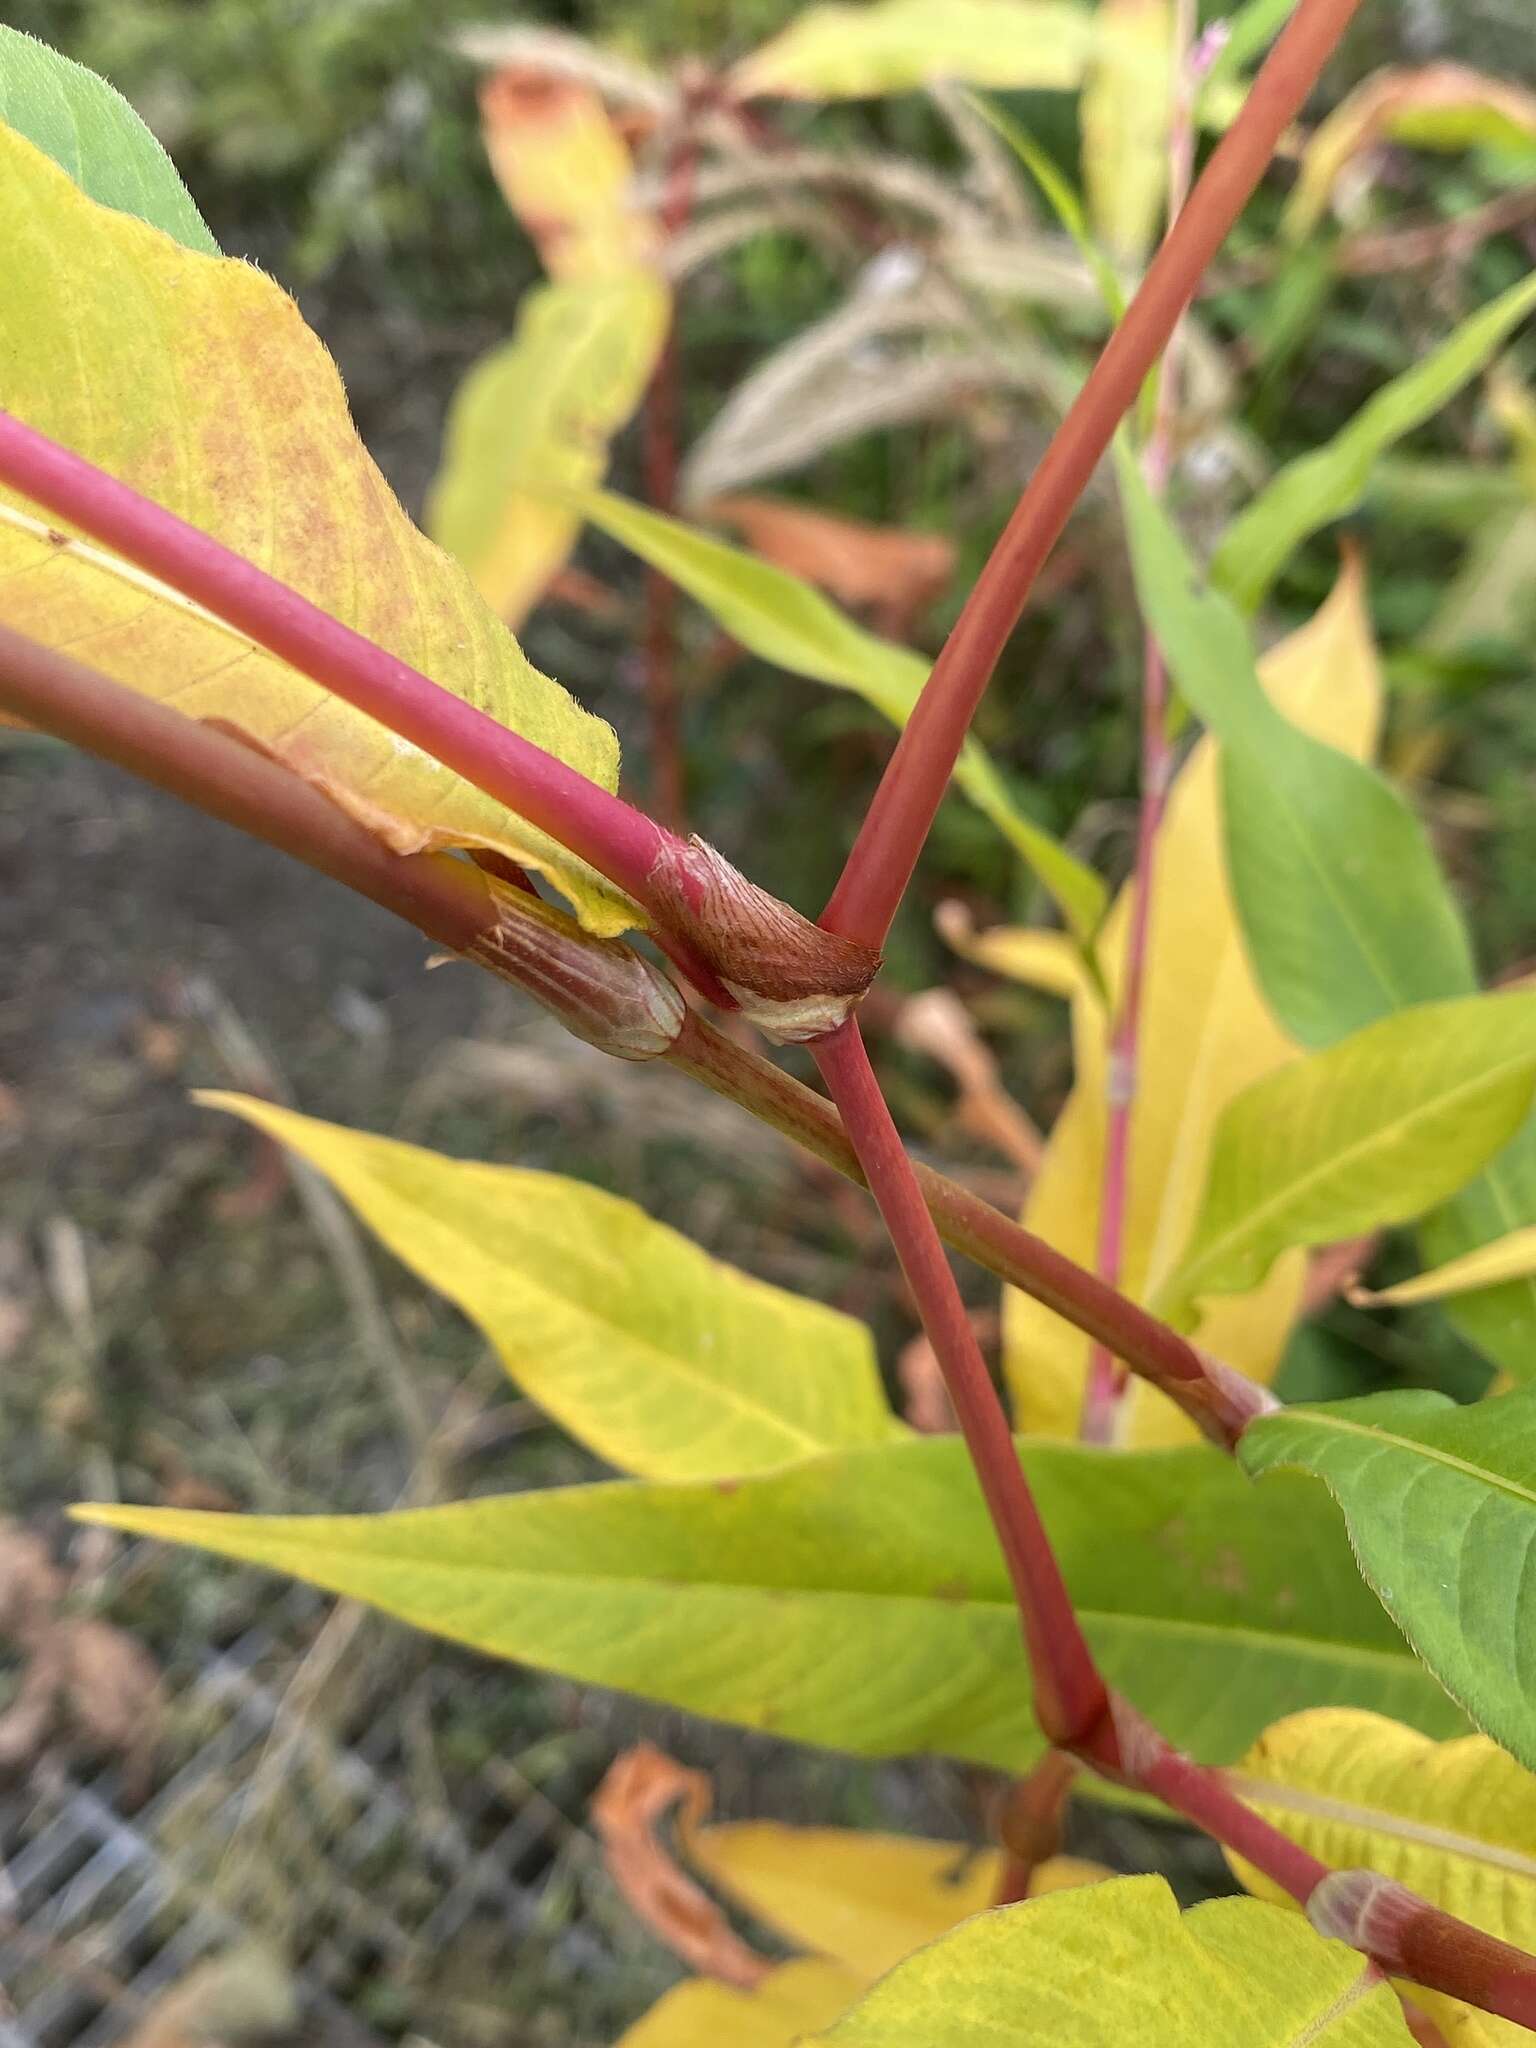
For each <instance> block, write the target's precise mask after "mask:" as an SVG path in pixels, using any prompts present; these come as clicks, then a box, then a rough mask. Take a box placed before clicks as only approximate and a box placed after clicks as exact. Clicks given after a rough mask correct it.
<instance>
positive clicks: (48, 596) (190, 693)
mask: <svg viewBox="0 0 1536 2048" xmlns="http://www.w3.org/2000/svg"><path fill="white" fill-rule="evenodd" d="M0 242H3V244H4V246H5V250H6V287H7V288H6V290H5V292H4V294H3V295H0V404H3V405H5V406H6V407H8V408H9V409H10V410H11V411H13V412H14V413H16V414H17V415H19V417H20V418H22V419H23V420H25V421H26V422H27V423H28V424H29V425H30V426H33V427H35V428H37V429H39V430H40V431H41V432H43V433H46V434H49V435H51V436H52V437H53V438H54V439H56V440H58V441H60V442H62V443H63V444H64V445H65V446H66V447H69V448H71V449H73V450H75V451H76V452H77V453H79V454H81V455H83V456H85V457H86V458H87V459H88V460H89V461H92V462H94V463H97V464H98V465H99V466H100V467H101V468H103V469H105V470H108V471H110V472H111V473H112V474H113V475H115V476H118V477H120V478H122V479H123V480H124V481H125V482H127V483H129V484H131V485H132V486H133V487H134V488H135V489H136V490H140V491H142V492H144V493H145V494H146V495H147V496H149V497H151V498H153V499H155V500H156V501H157V502H158V503H160V504H162V505H164V506H166V507H167V508H168V509H169V510H171V511H172V512H175V513H177V514H178V515H179V516H180V517H181V518H183V519H186V520H188V521H190V522H191V524H192V525H194V526H197V527H200V528H201V529H202V530H203V531H204V532H207V533H210V534H212V535H213V536H214V537H215V538H216V539H218V540H220V541H222V542H223V543H224V544H225V545H226V546H228V547H231V548H234V549H235V550H236V551H237V552H238V553H240V554H242V555H244V556H246V557H247V558H248V559H249V560H251V561H253V562H255V563H256V564H257V565H258V566H259V567H260V568H263V569H266V570H268V571H270V572H271V573H272V574H273V575H275V576H277V577H279V578H281V579H282V580H283V581H284V582H287V583H289V584H292V585H293V586H294V587H295V588H297V589H298V590H299V591H300V592H301V593H302V594H303V595H304V596H305V597H307V598H309V599H310V600H311V601H312V602H314V603H315V604H318V605H320V606H321V607H322V608H323V609H325V610H326V611H329V612H331V613H332V614H333V615H335V616H336V617H338V618H340V619H342V620H343V621H344V622H345V623H346V624H348V625H350V626H352V627H354V628H356V629H357V630H358V631H359V632H362V633H365V634H367V635H368V636H369V637H370V638H371V639H373V640H375V641H377V642H379V644H380V645H382V646H384V647H385V648H387V649H389V650H390V651H392V652H394V653H396V654H398V655H400V656H401V657H402V658H404V659H405V660H408V661H410V662H412V663H414V664H415V665H416V666H417V667H419V668H422V669H424V670H425V671H426V672H427V673H428V674H429V675H432V676H433V677H434V678H435V679H436V680H437V681H438V682H439V683H441V684H442V685H443V686H444V687H445V688H447V689H451V690H453V691H454V692H455V693H456V694H457V695H459V696H461V697H463V698H465V699H466V700H467V701H469V702H471V703H473V704H474V705H476V706H477V707H478V708H479V709H481V710H483V711H486V712H488V713H489V714H490V715H491V716H493V717H495V718H497V719H499V720H500V721H501V722H502V723H503V724H505V725H508V726H510V727H512V728H514V729H515V730H516V731H518V732H520V733H521V734H522V735H523V736H524V737H525V738H527V739H530V740H532V741H534V742H536V743H537V744H538V745H539V746H541V747H544V748H545V749H546V750H547V751H549V752H550V753H553V754H557V755H559V756H560V757H561V759H563V760H564V761H566V762H567V763H568V764H569V765H570V766H571V767H573V768H575V769H576V770H578V772H580V773H581V774H583V775H585V776H587V777H589V778H590V779H591V780H592V781H593V782H595V783H598V784H600V785H601V786H602V787H604V788H606V789H612V788H613V787H614V785H615V782H616V779H617V773H618V749H617V744H616V742H615V739H614V736H613V734H612V732H611V731H610V730H609V728H608V727H607V726H606V725H604V724H603V723H602V722H601V720H599V719H595V718H592V717H590V716H589V715H588V714H587V713H585V712H583V711H582V710H580V709H579V707H578V706H577V705H576V704H575V703H574V702H573V701H572V700H571V698H569V697H568V696H567V695H566V694H565V692H564V691H563V690H561V689H560V688H559V687H558V686H557V685H556V684H554V683H552V682H551V681H550V680H549V679H548V678H547V677H546V676H543V675H540V674H539V672H538V671H537V670H536V669H534V668H533V667H532V666H531V664H530V663H529V662H528V661H527V659H526V658H525V656H524V655H523V653H522V651H521V649H520V648H519V647H518V645H517V643H516V641H515V640H513V638H512V637H511V635H510V634H509V633H508V632H507V630H506V628H505V627H504V626H503V625H502V624H501V622H500V621H499V620H498V619H496V618H495V616H494V615H493V614H492V613H491V612H490V611H489V610H488V609H487V607H486V606H485V604H484V603H483V601H482V600H481V599H480V598H479V597H478V596H477V595H476V593H475V591H474V589H473V587H472V585H471V583H470V581H469V578H468V577H467V575H466V574H465V572H464V571H463V570H462V569H461V568H459V567H458V565H457V564H455V563H454V562H452V561H451V560H450V559H449V558H448V557H447V556H446V555H444V554H442V553H441V552H440V551H439V550H438V549H437V548H436V547H434V546H433V545H432V543H431V542H430V541H428V540H426V539H425V538H424V537H423V536H422V535H421V534H420V533H418V532H417V531H416V529H415V528H414V527H413V526H412V525H411V523H410V521H409V520H408V519H407V518H406V516H405V514H404V512H403V511H402V510H401V508H400V506H399V504H398V502H397V501H396V499H395V498H394V496H393V495H392V494H391V492H390V490H389V488H388V486H387V485H386V484H385V482H384V480H383V478H382V477H381V476H380V474H379V472H378V470H377V468H376V467H375V465H374V463H373V462H372V461H371V459H370V458H369V456H368V454H367V452H366V451H365V450H364V448H363V446H362V443H361V442H360V441H359V439H358V438H357V434H356V431H355V430H354V428H353V425H352V422H351V419H350V417H349V415H348V412H347V405H346V398H345V394H344V393H343V390H342V387H341V381H340V379H339V377H338V376H337V374H336V369H335V365H334V364H333V363H332V362H331V360H330V358H329V356H327V355H326V353H325V351H324V349H323V348H322V347H321V345H320V343H319V341H318V340H317V339H316V338H315V336H314V335H313V334H312V333H311V332H310V330H309V329H308V328H307V327H306V326H305V325H304V322H303V320H302V319H301V318H300V316H299V312H298V309H297V308H296V307H295V305H294V303H293V301H292V300H291V299H290V298H289V297H288V296H287V294H286V293H285V292H283V291H281V290H280V289H279V288H278V286H276V285H275V284H273V283H272V281H271V280H270V279H269V278H267V277H264V276H263V275H262V274H261V272H260V271H258V270H256V269H255V268H254V267H252V266H251V265H249V264H246V263H239V262H235V261H232V260H230V259H227V258H224V257H218V256H207V255H202V254H199V253H198V252H196V251H194V250H191V249H188V248H185V247H183V246H182V245H180V244H179V243H177V242H175V241H173V240H172V239H171V238H170V237H169V236H167V235H164V234H162V233H161V232H160V231H159V230H158V229H156V228H153V227H150V226H147V225H146V224H145V223H143V222H142V221H138V220H135V219H132V218H130V217H129V216H128V215H126V214H123V213H118V212H114V211H112V210H111V209H109V208H107V207H104V206H100V205H98V204H97V203H96V202H95V201H93V200H91V199H89V198H87V197H86V195H85V194H84V193H83V192H82V191H81V190H80V189H79V188H78V187H77V186H76V185H75V184H74V183H73V181H72V180H71V179H70V178H68V177H67V176H66V175H65V173H64V172H63V171H61V170H60V169H59V168H58V167H57V165H55V164H54V163H52V162H51V161H50V160H49V159H48V158H47V157H46V156H44V155H43V153H42V152H41V151H39V150H37V149H34V148H33V146H32V145H31V144H30V143H28V142H26V141H24V140H23V139H22V138H21V137H20V136H18V135H16V134H15V133H14V132H13V131H11V130H9V129H3V128H0ZM0 618H3V619H4V621H5V623H6V624H7V625H10V626H13V627H14V628H15V629H16V630H17V631H19V632H22V633H25V634H27V635H28V636H29V637H30V638H32V639H34V640H37V641H40V642H42V643H43V644H45V645H48V646H59V645H62V644H64V643H66V642H67V643H68V644H69V646H70V647H71V648H72V649H73V650H74V651H76V652H78V653H81V654H82V655H83V656H84V657H85V658H86V659H87V660H88V661H89V662H90V663H91V665H92V666H93V667H94V668H97V669H99V670H101V671H103V672H104V673H106V674H107V675H109V676H111V677H112V678H113V679H114V680H116V681H118V682H121V683H124V684H126V685H127V686H128V687H130V688H133V689H137V690H140V691H143V692H145V693H146V694H149V695H152V696H154V697H156V698H158V699H160V700H161V701H163V702H167V703H170V704H173V705H174V706H175V707H176V709H178V710H180V711H183V712H186V713H187V714H188V715H189V716H191V717H194V718H200V719H208V720H218V721H221V722H223V723H225V724H228V725H230V726H232V727H233V728H234V729H235V730H236V731H237V732H239V733H240V734H241V736H242V737H244V738H246V739H247V740H249V741H250V742H252V743H253V744H254V745H256V746H258V747H260V748H262V749H263V750H264V751H266V752H269V753H272V754H275V755H276V756H277V757H278V758H280V759H281V760H283V761H284V762H285V763H286V764H287V765H289V766H290V767H292V768H294V769H295V770H297V772H298V773H300V774H301V775H303V776H305V777H306V778H307V779H308V780H310V781H311V782H314V783H316V784H317V785H318V786H319V787H321V788H322V789H324V790H325V791H326V793H327V794H328V795H330V796H331V797H332V798H333V799H334V800H335V801H336V802H337V803H339V804H340V805H342V807H343V808H345V809H346V810H348V811H350V812H351V813H352V814H353V815H354V816H355V817H357V818H359V819H360V820H361V821H362V822H363V823H364V824H365V825H366V826H367V827H368V828H369V829H370V830H372V831H374V832H376V833H377V834H378V835H379V836H380V837H381V838H382V839H384V840H385V841H386V843H387V844H389V845H390V846H391V847H393V848H395V849H396V850H397V851H400V852H414V851H419V850H422V849H426V848H431V847H447V846H469V847H489V848H494V849H496V850H497V851H499V852H502V853H505V854H507V855H508V856H509V857H510V858H512V859H513V860H515V861H517V862H518V863H519V864H520V865H521V866H524V867H530V868H535V869H538V870H539V871H540V872H542V873H544V874H547V875H548V876H549V877H550V878H551V879H552V880H553V881H554V882H555V883H556V884H557V886H558V887H559V888H561V889H562V890H563V891H564V892H565V894H566V895H567V896H568V897H569V898H570V899H571V901H572V902H573V904H574V905H575V906H576V908H577V910H578V912H579V914H580V916H581V918H582V920H583V922H584V923H586V924H588V925H589V926H590V927H591V928H593V929H595V930H598V931H602V932H616V931H621V930H623V929H624V928H625V927H626V926H628V925H632V924H634V923H635V922H636V921H637V913H636V911H635V909H634V907H633V906H632V905H631V904H630V903H629V902H628V901H627V899H625V898H624V897H622V896H620V895H619V894H618V892H617V891H615V890H614V889H613V888H611V887H610V885H609V884H607V883H606V882H604V881H602V880H601V878H600V877H598V876H596V875H595V874H594V873H593V871H592V870H591V869H590V868H588V867H587V866H586V864H585V863H584V862H582V861H579V860H577V859H575V858H574V857H573V856H572V855H570V854H569V853H568V852H567V851H566V850H565V849H564V848H563V847H561V846H559V845H558V844H557V843H556V842H555V841H554V840H552V839H551V838H549V837H548V835H547V834H545V833H542V832H539V831H536V830H535V829H534V828H533V827H531V826H529V825H528V824H526V823H525V821H523V820H522V819H520V818H518V817H516V816H515V815H514V814H513V813H512V812H510V811H508V810H507V809H506V808H505V806H504V805H502V804H500V803H498V802H496V801H495V799H493V798H491V797H488V796H485V795H484V794H482V792H481V791H479V790H477V789H475V788H474V787H473V786H472V785H471V784H469V783H467V782H465V781H464V780H463V779H462V778H461V777H459V776H457V775H455V774H454V773H452V772H451V771H450V770H448V769H446V768H444V767H442V766H441V765H440V764H439V763H437V762H435V761H433V760H432V759H431V758H430V757H429V756H428V755H426V754H424V753H422V752H421V751H420V750H419V749H417V748H415V747H412V746H410V745H409V744H408V743H407V742H405V741H403V740H401V739H399V738H398V737H397V736H396V735H395V734H393V733H391V732H389V731H387V730H386V729H385V728H384V727H383V726H381V725H379V724H378V723H377V722H376V721H375V720H373V719H371V718H369V717H367V716H366V715H365V714H364V713H361V712H359V711H356V710H354V709H353V707H352V706H351V705H350V704H346V703H344V702H342V701H341V699H339V698H336V697H333V696H331V695H330V694H329V693H328V692H327V691H325V690H323V689H321V688H320V687H319V686H318V685H316V684H314V683H312V682H310V681H309V680H308V679H307V678H306V677H303V676H300V675H299V674H298V673H297V672H296V671H295V670H293V669H291V668H289V667H288V666H287V665H286V664H285V663H283V662H281V661H278V660H276V659H274V658H273V657H272V656H270V655H268V654H266V653H264V652H263V651H261V650H259V649H257V648H255V647H253V646H252V645H251V643H250V642H249V641H247V640H245V639H244V638H243V637H241V636H240V635H239V634H237V633H233V632H231V631H230V630H229V629H228V628H227V627H226V626H224V625H223V624H222V623H221V622H219V621H217V620H215V619H213V618H212V617H211V616H210V615H209V614H207V613H206V612H204V611H202V610H201V609H200V608H199V607H197V606H195V605H191V604H189V603H187V602H186V601H185V600H184V599H182V598H180V597H177V596H175V595H174V594H172V593H170V592H168V591H166V590H165V589H164V588H163V587H162V586H160V585H158V584H156V583H154V582H153V580H152V579H148V578H146V577H144V576H143V575H142V574H141V573H140V572H138V571H137V570H132V569H129V568H127V567H126V565H124V564H123V563H121V562H119V561H118V560H117V559H116V558H115V557H112V556H110V555H107V554H105V553H104V552H103V551H101V550H100V549H97V548H95V547H93V546H90V545H88V544H86V543H85V542H83V541H81V540H79V539H76V538H74V537H72V536H71V535H70V534H68V533H67V532H64V531H62V530H61V529H59V528H57V527H50V526H49V525H47V524H46V523H44V522H43V521H40V520H39V519H38V518H37V517H36V516H35V514H34V513H33V512H32V510H31V508H30V507H29V506H28V505H27V504H26V503H25V501H23V500H20V499H19V498H17V497H15V496H14V495H12V494H9V493H6V494H0Z"/></svg>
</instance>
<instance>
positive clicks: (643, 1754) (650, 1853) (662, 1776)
mask: <svg viewBox="0 0 1536 2048" xmlns="http://www.w3.org/2000/svg"><path fill="white" fill-rule="evenodd" d="M710 1801H711V1793H710V1784H709V1780H708V1778H707V1777H706V1776H705V1775H704V1773H703V1772H702V1771H691V1770H689V1769H688V1768H687V1766H686V1765H684V1764H680V1763H678V1762H677V1760H676V1758H675V1757H670V1756H668V1755H667V1754H666V1753H665V1751H663V1750H660V1749H657V1748H656V1747H655V1746H654V1745H653V1744H651V1743H649V1742H643V1743H641V1744H639V1745H638V1746H637V1747H636V1748H634V1749H627V1750H625V1752H624V1753H623V1755H622V1756H620V1757H617V1758H615V1760H614V1762H613V1763H612V1764H611V1765H610V1767H609V1769H608V1773H607V1775H606V1776H605V1777H604V1779H603V1782H602V1784H601V1785H599V1787H598V1788H597V1793H596V1796H595V1797H594V1798H593V1801H592V1807H591V1816H592V1823H593V1825H594V1827H596V1829H597V1831H598V1833H599V1834H600V1835H601V1836H602V1838H603V1861H604V1862H605V1864H606V1865H607V1867H608V1874H609V1876H610V1877H611V1878H612V1879H613V1881H614V1883H615V1884H616V1885H617V1886H618V1888H619V1890H620V1891H621V1892H622V1893H623V1894H624V1897H625V1898H626V1900H627V1901H628V1902H629V1905H630V1908H631V1910H632V1911H633V1912H635V1913H637V1914H638V1915H639V1917H640V1918H641V1919H642V1920H643V1921H644V1922H645V1924H646V1926H647V1927H649V1928H650V1930H651V1932H652V1933H653V1934H655V1935H657V1936H659V1937H660V1939H661V1940H662V1941H664V1942H665V1943H666V1944H667V1947H668V1948H670V1949H672V1950H673V1951H674V1952H675V1953H676V1954H677V1955H680V1956H681V1957H682V1959H683V1961H684V1962H685V1963H687V1964H688V1965H689V1966H690V1967H691V1968H692V1969H694V1970H697V1971H698V1972H699V1974H700V1975H701V1976H705V1977H715V1978H718V1979H719V1981H720V1982H721V1983H723V1984H734V1985H736V1986H737V1987H738V1989H741V1990H750V1989H751V1988H752V1986H753V1985H754V1984H759V1983H761V1982H762V1980H763V1978H764V1977H766V1976H767V1975H768V1973H769V1970H770V1968H771V1967H772V1966H771V1965H770V1963H769V1961H768V1959H767V1957H766V1956H760V1955H759V1954H758V1952H757V1950H756V1949H754V1948H752V1947H750V1946H749V1945H748V1944H747V1943H746V1942H744V1941H743V1940H742V1938H741V1936H740V1935H739V1934H737V1933H736V1931H735V1930H734V1929H733V1928H732V1926H731V1924H730V1922H729V1920H727V1919H726V1917H725V1914H724V1913H723V1912H722V1911H721V1910H720V1908H719V1906H717V1905H716V1904H715V1902H714V1900H713V1899H711V1898H710V1897H709V1895H708V1893H706V1892H705V1891H703V1890H701V1888H700V1887H699V1886H698V1885H697V1884H695V1883H694V1881H693V1879H692V1878H691V1877H688V1876H687V1875H686V1874H685V1873H684V1872H683V1871H682V1870H681V1869H679V1867H678V1864H677V1862H676V1859H675V1858H674V1857H673V1856H672V1854H671V1852H670V1851H669V1850H668V1849H667V1847H666V1846H665V1844H664V1843H663V1842H662V1840H661V1837H660V1834H659V1829H660V1826H661V1823H662V1821H663V1820H664V1819H665V1817H666V1815H667V1814H668V1813H669V1812H670V1811H671V1810H672V1809H673V1808H674V1807H676V1808H677V1809H678V1815H677V1831H678V1837H679V1840H680V1842H681V1843H682V1845H683V1846H684V1849H685V1850H687V1849H689V1848H690V1847H691V1846H692V1840H693V1836H694V1833H695V1830H696V1829H697V1827H698V1823H699V1822H700V1821H701V1820H702V1819H703V1818H704V1816H705V1814H706V1813H708V1811H709V1808H710Z"/></svg>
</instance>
